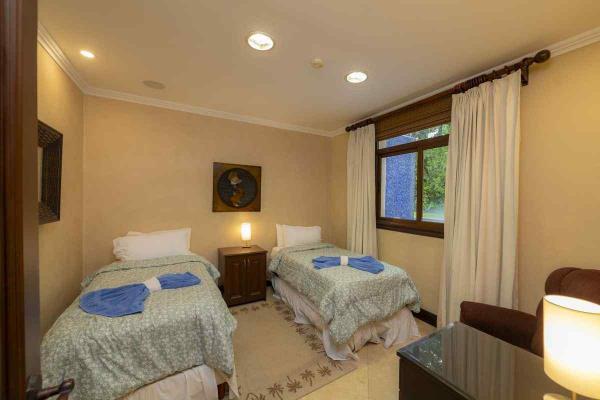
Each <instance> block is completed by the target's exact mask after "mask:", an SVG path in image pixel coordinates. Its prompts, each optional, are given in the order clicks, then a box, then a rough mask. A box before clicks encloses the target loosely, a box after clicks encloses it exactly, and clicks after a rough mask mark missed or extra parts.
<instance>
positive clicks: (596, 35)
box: [329, 26, 600, 137]
mask: <svg viewBox="0 0 600 400" xmlns="http://www.w3.org/2000/svg"><path fill="white" fill-rule="evenodd" d="M596 42H600V26H599V27H597V28H594V29H590V30H589V31H585V32H583V33H580V34H579V35H575V36H572V37H570V38H567V39H565V40H561V41H560V42H556V43H554V44H551V45H549V46H545V47H543V48H541V49H538V50H535V51H532V52H531V53H528V54H525V55H523V56H521V57H517V58H515V59H513V60H510V61H506V62H503V63H502V64H499V65H496V66H495V67H492V68H489V69H487V70H485V71H481V72H478V73H477V74H475V75H471V76H468V77H466V78H462V79H460V80H458V81H456V82H453V83H451V84H449V85H446V86H444V87H441V88H439V89H436V90H434V91H432V92H429V93H426V94H424V95H421V96H419V97H415V98H413V99H411V100H408V101H405V102H403V103H401V104H398V105H395V106H393V107H390V108H387V109H385V110H383V111H379V112H377V113H375V114H372V115H370V116H367V117H364V118H361V119H359V120H357V121H354V122H352V123H349V124H347V125H345V126H342V127H340V128H338V129H334V130H333V131H331V132H330V135H329V136H332V137H334V136H337V135H342V134H344V133H346V129H345V127H346V126H349V125H352V124H355V123H357V122H359V121H363V120H365V119H367V118H375V117H378V116H380V115H383V114H387V113H389V112H392V111H395V110H397V109H399V108H402V107H406V106H408V105H411V104H412V103H416V102H418V101H421V100H423V99H426V98H428V97H430V96H433V95H436V94H438V93H441V92H443V91H445V90H448V89H450V88H452V87H454V86H456V85H457V84H459V83H461V82H464V81H467V80H469V79H471V78H474V77H476V76H478V75H481V74H487V73H489V72H491V71H493V70H495V69H499V68H502V67H504V66H505V65H510V64H514V63H517V62H519V61H521V60H522V59H523V58H525V57H532V56H534V55H535V54H536V53H537V52H538V51H540V50H543V49H548V50H550V53H551V57H552V58H554V57H558V56H560V55H563V54H566V53H569V52H571V51H573V50H577V49H579V48H581V47H584V46H588V45H590V44H594V43H596Z"/></svg>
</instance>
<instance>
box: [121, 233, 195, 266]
mask: <svg viewBox="0 0 600 400" xmlns="http://www.w3.org/2000/svg"><path fill="white" fill-rule="evenodd" d="M191 236H192V229H191V228H184V229H175V230H171V231H157V232H150V233H141V232H128V233H127V236H123V237H118V238H116V239H115V240H113V253H114V255H115V257H116V258H117V259H118V260H121V261H129V260H148V259H150V258H158V257H166V256H176V255H187V254H192V253H191V252H190V239H191Z"/></svg>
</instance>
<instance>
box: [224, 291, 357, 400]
mask: <svg viewBox="0 0 600 400" xmlns="http://www.w3.org/2000/svg"><path fill="white" fill-rule="evenodd" d="M231 313H232V314H233V315H234V317H235V318H236V319H237V321H238V327H237V330H236V331H235V335H234V340H233V343H234V350H235V358H236V361H235V363H236V368H237V376H238V383H239V389H240V395H241V399H242V400H295V399H298V398H300V397H302V396H305V395H307V394H308V393H310V392H312V391H314V390H316V389H318V388H320V387H322V386H324V385H326V384H328V383H330V382H332V381H334V380H336V379H338V378H340V377H342V376H344V375H346V374H347V373H349V372H350V371H353V370H354V369H356V368H357V363H356V362H354V361H342V362H340V361H334V360H331V359H330V358H328V357H327V356H326V355H325V351H324V349H323V344H322V342H321V339H320V337H319V335H318V332H317V330H316V329H315V328H314V327H312V326H309V325H298V324H296V323H295V322H294V314H293V312H292V311H291V310H290V309H289V308H288V307H287V306H286V305H285V304H284V303H283V302H281V301H279V300H276V299H274V298H271V297H269V298H268V299H267V301H264V302H257V303H252V304H247V305H242V306H238V307H234V308H231Z"/></svg>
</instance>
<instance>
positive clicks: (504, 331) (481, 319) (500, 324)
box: [460, 301, 537, 351]
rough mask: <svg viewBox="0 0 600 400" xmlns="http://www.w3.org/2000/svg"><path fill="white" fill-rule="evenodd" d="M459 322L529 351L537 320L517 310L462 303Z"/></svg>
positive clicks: (467, 302)
mask: <svg viewBox="0 0 600 400" xmlns="http://www.w3.org/2000/svg"><path fill="white" fill-rule="evenodd" d="M460 322H462V323H464V324H466V325H469V326H472V327H473V328H475V329H478V330H480V331H482V332H485V333H487V334H490V335H492V336H495V337H497V338H498V339H501V340H504V341H505V342H508V343H511V344H513V345H515V346H519V347H521V348H523V349H525V350H528V351H531V340H532V338H533V335H534V333H535V330H536V323H537V318H536V317H535V316H533V315H531V314H527V313H524V312H521V311H517V310H511V309H508V308H503V307H497V306H491V305H488V304H482V303H473V302H471V301H463V302H462V304H461V305H460Z"/></svg>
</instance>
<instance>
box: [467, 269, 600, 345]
mask: <svg viewBox="0 0 600 400" xmlns="http://www.w3.org/2000/svg"><path fill="white" fill-rule="evenodd" d="M545 290H546V294H559V295H563V296H571V297H577V298H580V299H584V300H588V301H592V302H594V303H599V304H600V270H597V269H580V268H560V269H557V270H555V271H553V272H552V273H551V274H550V275H549V276H548V278H547V279H546V286H545ZM542 304H543V303H542V301H540V302H539V304H538V307H537V311H536V315H531V314H527V313H524V312H521V311H517V310H511V309H508V308H503V307H497V306H491V305H488V304H482V303H474V302H471V301H463V302H462V304H461V305H460V321H461V322H462V323H464V324H467V325H470V326H472V327H473V328H475V329H478V330H480V331H483V332H485V333H488V334H490V335H492V336H495V337H497V338H499V339H502V340H504V341H505V342H509V343H511V344H513V345H515V346H518V347H521V348H523V349H525V350H528V351H531V352H532V353H535V354H537V355H539V356H543V352H544V338H543V335H544V329H543V328H544V327H543V322H544V318H543V312H544V310H543V307H542Z"/></svg>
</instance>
